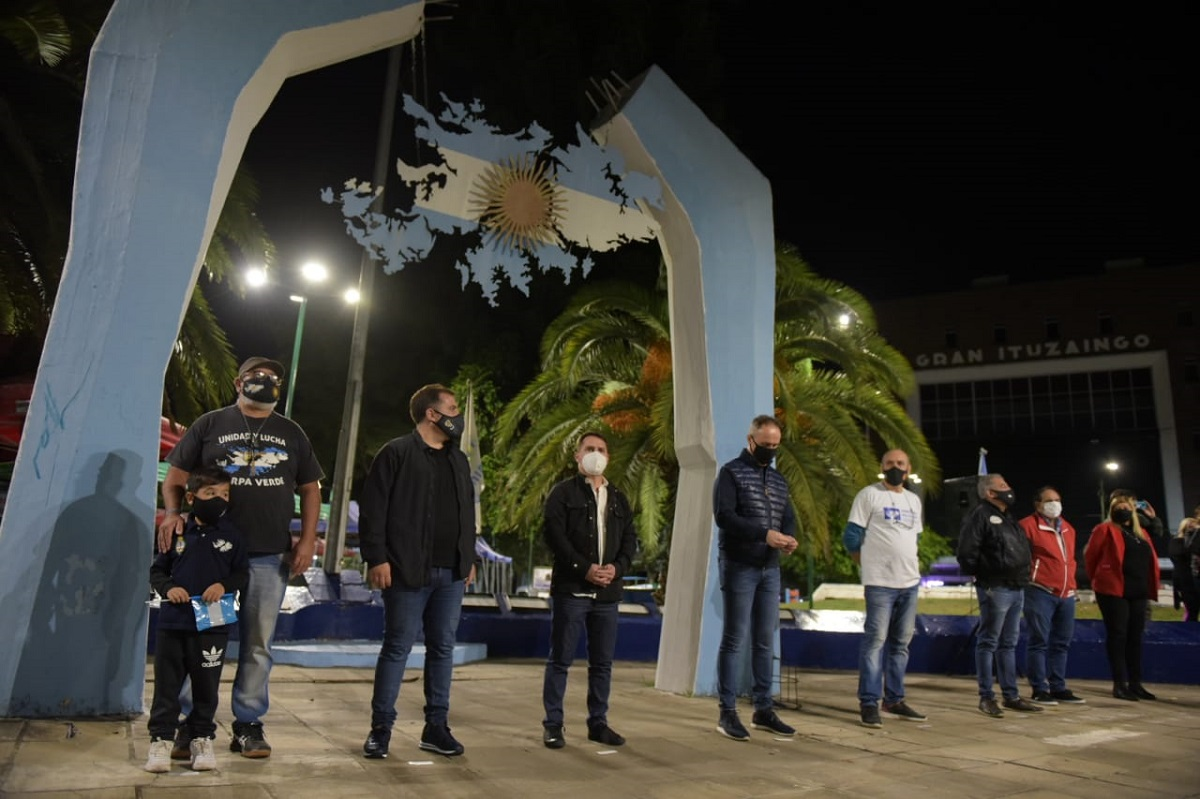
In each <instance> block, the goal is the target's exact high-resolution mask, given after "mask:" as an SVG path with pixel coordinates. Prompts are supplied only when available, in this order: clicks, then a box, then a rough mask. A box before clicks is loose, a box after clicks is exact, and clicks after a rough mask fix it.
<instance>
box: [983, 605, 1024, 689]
mask: <svg viewBox="0 0 1200 799" xmlns="http://www.w3.org/2000/svg"><path fill="white" fill-rule="evenodd" d="M975 594H976V596H978V597H979V632H978V634H977V637H976V640H975V674H976V676H977V677H978V678H979V696H980V697H981V698H983V699H995V698H996V692H995V691H994V690H993V688H992V683H993V682H994V680H995V679H998V680H999V681H1000V692H1001V694H1002V695H1003V697H1004V698H1005V699H1017V698H1019V697H1020V696H1021V692H1020V691H1018V690H1017V638H1018V637H1019V636H1020V635H1021V607H1022V605H1024V604H1025V591H1024V589H1021V588H1000V587H995V588H983V587H981V586H978V585H977V586H975ZM993 659H994V660H995V671H994V672H993V670H992V661H993Z"/></svg>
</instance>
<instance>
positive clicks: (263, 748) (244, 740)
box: [229, 721, 271, 758]
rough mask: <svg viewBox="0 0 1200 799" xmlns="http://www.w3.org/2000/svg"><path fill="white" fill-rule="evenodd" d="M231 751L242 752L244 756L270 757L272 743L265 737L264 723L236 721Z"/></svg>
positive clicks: (230, 746)
mask: <svg viewBox="0 0 1200 799" xmlns="http://www.w3.org/2000/svg"><path fill="white" fill-rule="evenodd" d="M229 751H230V752H241V753H242V757H253V758H260V757H270V756H271V745H270V744H269V743H267V739H266V738H265V737H263V725H262V724H260V723H259V722H245V723H244V722H241V721H235V722H234V723H233V740H232V741H230V742H229Z"/></svg>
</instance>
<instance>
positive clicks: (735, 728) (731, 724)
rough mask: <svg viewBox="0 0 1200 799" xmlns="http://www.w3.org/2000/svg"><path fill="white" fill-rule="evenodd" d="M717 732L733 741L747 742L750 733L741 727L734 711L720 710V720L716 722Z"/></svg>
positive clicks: (740, 722)
mask: <svg viewBox="0 0 1200 799" xmlns="http://www.w3.org/2000/svg"><path fill="white" fill-rule="evenodd" d="M717 732H719V733H721V734H722V735H724V736H725V737H726V738H732V739H733V740H735V741H749V740H750V733H749V732H747V731H746V728H745V727H743V726H742V721H741V719H739V718H738V714H737V711H736V710H722V711H721V718H720V720H719V721H717Z"/></svg>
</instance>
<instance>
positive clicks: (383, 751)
mask: <svg viewBox="0 0 1200 799" xmlns="http://www.w3.org/2000/svg"><path fill="white" fill-rule="evenodd" d="M391 742H392V731H391V730H389V729H388V728H386V727H372V728H371V732H370V734H369V735H367V742H366V743H364V744H363V757H369V758H371V759H372V760H378V759H381V758H385V757H387V756H388V746H389V745H390V744H391Z"/></svg>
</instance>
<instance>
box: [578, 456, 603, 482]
mask: <svg viewBox="0 0 1200 799" xmlns="http://www.w3.org/2000/svg"><path fill="white" fill-rule="evenodd" d="M579 465H580V466H581V467H583V472H584V474H588V475H591V476H592V477H599V476H600V475H602V474H604V469H605V467H607V466H608V456H607V455H605V454H604V453H603V452H596V451H594V450H593V451H592V452H589V453H587V454H586V455H584V456H583V457H582V458H580V459H579Z"/></svg>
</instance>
